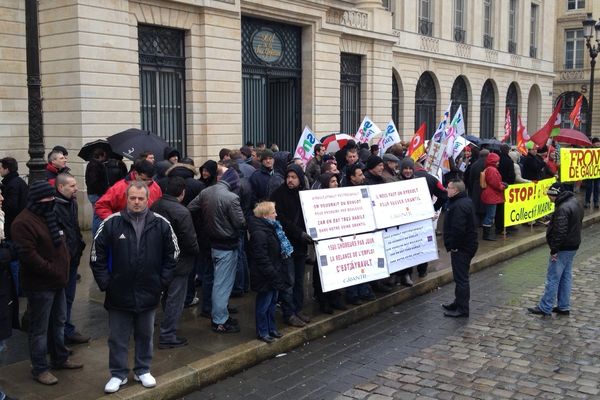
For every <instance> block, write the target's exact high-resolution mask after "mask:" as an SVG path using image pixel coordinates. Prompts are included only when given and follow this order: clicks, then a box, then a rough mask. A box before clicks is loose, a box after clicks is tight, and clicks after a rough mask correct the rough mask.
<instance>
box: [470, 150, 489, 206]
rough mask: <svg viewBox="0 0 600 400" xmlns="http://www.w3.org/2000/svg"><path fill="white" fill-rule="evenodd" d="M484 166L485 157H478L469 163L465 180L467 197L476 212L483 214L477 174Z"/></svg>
mask: <svg viewBox="0 0 600 400" xmlns="http://www.w3.org/2000/svg"><path fill="white" fill-rule="evenodd" d="M484 168H485V158H483V157H479V158H478V159H477V161H475V162H474V163H473V164H471V169H470V170H469V175H468V179H467V181H466V182H465V184H466V185H467V188H468V191H469V197H470V198H471V201H472V202H473V205H474V206H475V213H476V214H485V204H483V203H482V202H481V185H480V184H479V176H480V175H481V172H482V171H483V169H484Z"/></svg>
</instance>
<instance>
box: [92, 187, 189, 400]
mask: <svg viewBox="0 0 600 400" xmlns="http://www.w3.org/2000/svg"><path fill="white" fill-rule="evenodd" d="M126 196H127V206H126V208H125V210H123V211H121V212H119V213H115V214H112V215H111V216H109V217H108V218H106V219H105V220H104V221H103V222H102V224H100V227H99V228H98V232H97V233H96V236H95V237H94V244H93V245H92V251H91V257H90V266H91V267H92V272H93V273H94V278H95V280H96V283H97V284H98V287H99V288H100V290H102V291H105V292H106V297H105V299H104V308H106V309H107V310H108V321H109V327H110V333H109V337H108V349H109V361H108V366H109V369H110V373H111V379H110V380H109V381H108V383H107V384H106V386H105V387H104V391H105V392H106V393H114V392H116V391H118V390H119V388H120V387H121V386H122V385H124V384H125V383H127V375H128V374H129V364H128V344H129V337H130V336H131V331H133V336H134V340H135V366H134V368H133V371H134V373H135V375H134V379H135V380H136V381H140V382H141V383H142V385H143V386H144V387H147V388H150V387H154V386H156V380H155V379H154V377H153V376H152V375H151V374H150V363H151V362H152V335H153V332H154V315H155V312H156V306H157V305H158V302H159V301H160V294H161V292H162V291H163V289H164V288H167V287H168V286H169V283H170V282H171V280H172V278H173V272H174V269H175V265H176V262H177V257H178V256H179V245H178V243H177V236H176V235H175V232H174V231H173V228H172V227H171V224H170V223H169V221H167V220H166V219H165V218H164V217H163V216H161V215H159V214H156V213H154V212H151V211H149V210H148V187H147V186H146V185H145V184H144V183H143V182H139V181H132V182H131V183H130V184H129V187H128V188H127V192H126Z"/></svg>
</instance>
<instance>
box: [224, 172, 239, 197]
mask: <svg viewBox="0 0 600 400" xmlns="http://www.w3.org/2000/svg"><path fill="white" fill-rule="evenodd" d="M221 180H222V181H224V182H227V183H228V184H229V187H230V188H231V190H232V191H235V190H237V189H238V188H239V187H240V176H239V175H238V173H237V172H235V169H233V168H229V169H228V170H227V171H225V173H224V174H223V176H221Z"/></svg>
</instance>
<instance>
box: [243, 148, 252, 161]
mask: <svg viewBox="0 0 600 400" xmlns="http://www.w3.org/2000/svg"><path fill="white" fill-rule="evenodd" d="M240 153H242V154H243V155H244V156H245V157H246V158H248V157H252V149H251V148H250V147H248V146H242V147H240Z"/></svg>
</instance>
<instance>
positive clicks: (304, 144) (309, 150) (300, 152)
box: [294, 125, 319, 165]
mask: <svg viewBox="0 0 600 400" xmlns="http://www.w3.org/2000/svg"><path fill="white" fill-rule="evenodd" d="M317 143H319V140H318V139H317V137H316V136H315V134H314V133H313V132H312V131H311V130H310V128H309V127H308V125H307V126H305V127H304V130H303V131H302V136H300V140H299V141H298V146H296V152H295V153H294V158H296V157H298V158H300V159H301V160H302V163H303V164H304V165H306V164H308V162H309V161H310V159H311V158H313V156H314V147H315V144H317Z"/></svg>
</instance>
